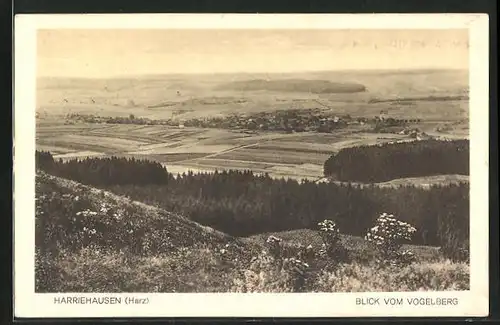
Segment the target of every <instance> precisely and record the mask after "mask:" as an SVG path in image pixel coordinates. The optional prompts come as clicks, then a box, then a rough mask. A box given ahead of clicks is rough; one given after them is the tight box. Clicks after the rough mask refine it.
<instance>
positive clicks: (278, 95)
mask: <svg viewBox="0 0 500 325" xmlns="http://www.w3.org/2000/svg"><path fill="white" fill-rule="evenodd" d="M488 39H489V35H488V16H487V15H483V14H459V15H457V14H454V15H445V14H443V15H439V14H438V15H436V14H433V15H416V14H415V15H413V14H412V15H381V14H372V15H275V14H273V15H270V14H264V15H260V14H259V15H253V14H252V15H247V14H229V15H222V14H208V15H204V14H203V15H201V14H198V15H185V14H182V15H181V14H168V15H166V14H158V15H149V14H148V15H136V14H133V15H19V16H16V17H15V100H14V103H15V108H14V109H15V112H14V115H15V119H14V123H15V125H14V129H15V134H14V141H15V155H14V203H15V210H14V228H15V243H14V247H15V263H14V268H15V270H14V272H15V275H14V279H15V288H14V289H15V290H14V292H15V302H14V307H15V316H17V317H137V316H142V317H153V316H154V317H189V316H196V317H201V316H204V317H210V316H217V317H224V316H236V317H238V316H241V317H363V316H407V317H410V316H420V317H422V316H486V315H487V314H488V308H489V298H488V297H489V291H488V287H489V283H488V217H489V214H488V202H489V199H488V159H489V157H488V150H489V138H488V114H489V110H488V97H489V95H488V81H489V64H488V60H489V58H488Z"/></svg>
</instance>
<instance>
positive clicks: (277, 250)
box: [266, 236, 283, 259]
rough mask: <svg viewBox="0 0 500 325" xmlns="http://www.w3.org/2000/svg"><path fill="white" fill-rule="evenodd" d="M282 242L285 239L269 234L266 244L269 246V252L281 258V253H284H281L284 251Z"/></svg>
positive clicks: (274, 256)
mask: <svg viewBox="0 0 500 325" xmlns="http://www.w3.org/2000/svg"><path fill="white" fill-rule="evenodd" d="M282 242H283V240H282V239H281V238H278V237H276V236H269V237H268V238H267V240H266V244H267V246H268V249H269V253H270V254H271V256H272V257H273V258H275V259H280V258H281V255H282V254H281V253H282V251H283V249H282Z"/></svg>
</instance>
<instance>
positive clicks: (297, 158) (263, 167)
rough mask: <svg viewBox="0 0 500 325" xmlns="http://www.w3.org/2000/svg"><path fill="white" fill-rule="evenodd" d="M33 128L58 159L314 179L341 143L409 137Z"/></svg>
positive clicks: (151, 128)
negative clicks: (107, 158)
mask: <svg viewBox="0 0 500 325" xmlns="http://www.w3.org/2000/svg"><path fill="white" fill-rule="evenodd" d="M58 123H59V122H57V121H54V124H52V125H51V124H49V123H47V121H45V123H41V124H40V125H39V126H38V127H37V143H36V144H37V149H38V150H47V151H51V152H53V153H54V157H55V158H56V159H71V158H81V157H85V156H95V155H115V156H123V157H136V158H144V159H149V160H154V161H157V162H160V163H164V164H165V165H166V167H167V168H168V169H169V170H170V171H172V172H174V173H177V172H180V173H182V172H184V171H187V170H189V169H190V170H194V171H197V170H198V171H214V170H215V169H218V170H223V169H240V170H244V169H251V170H253V171H254V172H257V173H266V172H267V173H269V174H270V175H271V176H276V177H293V178H299V179H300V178H310V179H318V178H320V177H321V176H322V175H323V163H324V162H325V160H326V159H328V157H329V156H330V155H331V154H332V153H333V152H336V151H338V150H340V149H342V148H345V147H349V146H355V145H361V144H376V143H382V142H390V141H396V140H404V139H407V138H408V137H407V136H404V135H397V134H383V135H381V134H375V133H357V132H355V131H356V130H344V131H341V132H339V133H338V134H317V133H311V132H304V133H292V134H282V133H271V132H255V133H254V134H247V133H243V132H238V131H230V130H218V129H197V128H177V127H168V126H158V125H153V126H138V125H131V124H128V125H112V126H109V125H107V124H94V125H91V124H87V125H79V124H75V125H58Z"/></svg>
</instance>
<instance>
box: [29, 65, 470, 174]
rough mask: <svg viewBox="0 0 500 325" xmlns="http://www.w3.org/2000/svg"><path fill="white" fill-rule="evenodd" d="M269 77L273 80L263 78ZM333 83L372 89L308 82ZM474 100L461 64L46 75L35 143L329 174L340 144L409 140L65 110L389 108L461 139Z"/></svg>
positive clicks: (178, 168) (70, 154) (202, 166)
mask: <svg viewBox="0 0 500 325" xmlns="http://www.w3.org/2000/svg"><path fill="white" fill-rule="evenodd" d="M268 79H269V80H272V82H271V83H269V82H267V81H263V80H268ZM325 80H326V81H325ZM381 80H383V82H381ZM327 81H328V82H331V83H332V85H337V84H338V85H340V84H351V85H358V86H359V87H361V86H363V87H364V88H363V87H362V88H363V89H364V91H356V92H337V93H335V92H318V93H314V92H311V91H310V89H309V88H310V87H313V88H314V87H319V88H321V87H322V86H321V85H324V84H329V83H328V82H327ZM320 86H321V87H320ZM358 86H356V87H358ZM304 87H305V88H304ZM343 87H344V86H343ZM308 89H309V90H308ZM360 89H361V88H360ZM468 106H469V103H468V73H467V71H453V70H436V71H433V70H419V71H416V70H415V71H411V70H408V71H398V72H394V71H364V72H363V71H344V72H342V71H337V72H315V73H312V72H311V73H295V74H269V75H267V74H266V75H247V74H220V75H218V74H216V75H158V76H137V77H135V78H130V79H127V78H124V79H96V80H94V79H78V78H39V80H38V82H37V108H36V111H37V115H38V118H37V130H36V133H37V142H36V145H37V149H38V150H44V151H50V152H51V153H53V154H54V155H55V158H60V159H71V158H75V157H85V156H96V155H100V156H109V155H114V156H122V157H136V158H138V159H150V160H154V161H157V162H160V163H163V164H165V165H166V167H167V168H168V169H169V170H170V171H171V172H174V173H182V172H185V171H187V170H192V171H194V172H196V171H207V172H211V171H214V170H216V169H217V170H222V169H239V170H242V169H251V170H252V171H254V172H256V173H269V175H270V176H272V177H292V178H295V179H301V178H308V179H315V180H317V179H319V178H321V177H322V176H323V164H324V162H325V160H326V159H327V158H328V157H329V156H330V155H331V154H332V153H334V152H336V151H339V150H341V149H343V148H347V147H352V146H360V145H374V144H380V143H385V142H392V141H404V140H411V139H410V138H409V136H408V135H401V134H397V133H374V132H373V131H370V130H369V128H367V126H365V127H363V126H361V125H349V126H348V127H347V128H345V129H341V130H337V131H335V132H333V133H316V132H301V133H290V134H284V133H275V132H268V131H264V130H259V131H257V132H243V131H240V130H229V129H216V128H210V129H204V128H194V127H192V128H191V127H189V128H188V127H186V128H181V127H173V126H166V125H134V124H104V123H76V124H67V123H64V121H65V116H66V115H67V114H73V113H77V114H95V115H99V116H108V117H129V116H132V115H133V116H135V117H142V118H150V119H171V120H174V121H176V122H177V121H178V122H179V125H182V124H183V121H187V120H190V119H194V118H196V119H198V118H201V119H203V118H207V117H224V116H228V115H233V114H235V113H236V114H243V115H245V114H254V113H258V112H273V111H276V110H289V109H308V108H318V107H319V108H320V109H322V110H325V112H326V111H328V112H330V113H332V114H333V113H334V114H338V115H342V114H349V115H351V116H352V117H353V118H357V117H365V118H374V117H375V116H378V115H379V114H380V113H381V111H384V112H385V113H384V114H385V115H386V117H387V118H404V119H412V118H415V119H422V123H415V124H413V125H412V127H414V128H418V129H419V130H421V131H422V132H425V133H426V134H428V135H429V136H435V137H441V136H444V137H446V138H449V139H457V138H467V137H468V132H469V130H468V111H469V107H468ZM403 182H405V183H406V182H407V181H406V180H404V181H403Z"/></svg>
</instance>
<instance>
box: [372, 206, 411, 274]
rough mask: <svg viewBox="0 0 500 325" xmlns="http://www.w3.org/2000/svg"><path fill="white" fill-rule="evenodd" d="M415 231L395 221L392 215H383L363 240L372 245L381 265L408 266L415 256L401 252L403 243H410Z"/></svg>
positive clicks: (408, 252) (409, 226)
mask: <svg viewBox="0 0 500 325" xmlns="http://www.w3.org/2000/svg"><path fill="white" fill-rule="evenodd" d="M416 231H417V230H416V229H415V228H414V227H413V226H411V225H410V224H408V223H406V222H403V221H400V220H397V219H396V218H395V217H394V215H392V214H387V213H383V214H381V215H380V217H378V219H377V221H376V225H375V226H374V227H373V228H371V229H370V230H369V231H368V233H367V234H366V236H365V239H366V240H367V241H369V242H371V243H373V244H374V245H375V246H376V248H377V250H378V251H379V253H380V259H379V262H381V263H383V264H391V265H399V264H409V263H411V262H413V261H414V260H415V255H414V254H413V253H412V252H410V251H408V250H405V251H401V245H402V243H403V242H404V241H410V240H411V238H412V235H413V234H414V233H415V232H416Z"/></svg>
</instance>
